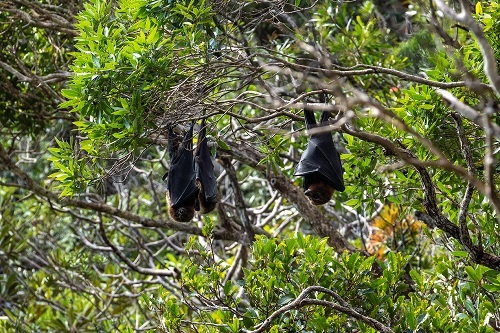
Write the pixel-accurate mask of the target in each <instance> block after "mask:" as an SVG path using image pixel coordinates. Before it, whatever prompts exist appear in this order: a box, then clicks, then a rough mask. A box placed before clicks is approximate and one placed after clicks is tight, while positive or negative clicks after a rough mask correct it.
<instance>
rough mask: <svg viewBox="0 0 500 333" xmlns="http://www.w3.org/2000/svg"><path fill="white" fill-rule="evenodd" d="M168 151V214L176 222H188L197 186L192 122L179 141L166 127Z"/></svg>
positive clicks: (193, 206)
mask: <svg viewBox="0 0 500 333" xmlns="http://www.w3.org/2000/svg"><path fill="white" fill-rule="evenodd" d="M168 153H169V156H170V170H169V171H168V173H167V174H165V175H164V176H163V179H164V180H165V178H167V195H166V198H167V204H168V214H169V215H170V217H171V218H172V219H173V220H175V221H177V222H189V221H191V220H192V219H193V217H194V211H195V206H196V200H197V197H198V187H197V186H196V173H195V170H194V165H193V124H191V126H190V128H189V129H188V130H187V132H186V134H185V135H184V138H183V140H182V142H181V140H180V136H178V135H176V134H175V133H174V131H173V129H172V127H170V128H169V129H168Z"/></svg>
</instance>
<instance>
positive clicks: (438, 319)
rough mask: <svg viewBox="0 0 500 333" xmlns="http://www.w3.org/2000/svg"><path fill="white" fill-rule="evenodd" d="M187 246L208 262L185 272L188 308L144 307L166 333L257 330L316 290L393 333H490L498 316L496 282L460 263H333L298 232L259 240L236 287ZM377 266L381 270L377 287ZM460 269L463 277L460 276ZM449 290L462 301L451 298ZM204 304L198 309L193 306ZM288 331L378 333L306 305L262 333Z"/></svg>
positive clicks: (317, 243) (161, 301)
mask: <svg viewBox="0 0 500 333" xmlns="http://www.w3.org/2000/svg"><path fill="white" fill-rule="evenodd" d="M191 244H192V246H193V247H194V248H193V249H196V250H197V251H200V252H199V255H200V258H204V259H202V260H201V261H199V262H198V263H195V262H193V263H192V264H191V265H187V266H186V267H184V269H183V274H182V282H183V285H184V287H185V288H186V290H187V291H189V292H187V293H186V295H185V299H184V302H185V304H180V303H179V301H178V300H175V299H174V298H172V297H171V295H169V294H168V293H162V294H159V295H151V296H147V297H145V298H144V301H145V302H146V303H147V304H148V306H150V307H151V308H152V309H155V311H156V312H158V313H159V317H158V319H157V320H158V321H159V322H161V323H162V324H161V325H162V326H163V327H164V328H165V329H166V330H167V331H179V332H180V331H182V332H186V331H190V328H191V329H192V330H193V331H198V332H240V331H241V330H252V329H257V328H258V327H259V326H260V325H261V323H263V322H264V321H265V320H266V318H268V317H270V316H271V314H273V313H274V312H275V311H277V310H279V309H280V308H282V307H283V306H286V305H288V304H291V303H292V302H294V301H295V300H296V299H297V298H298V297H299V295H300V294H301V293H302V292H303V291H304V290H307V288H311V289H313V290H312V291H311V293H310V294H308V295H307V296H308V299H313V300H319V301H325V302H331V303H337V304H338V305H345V304H349V305H350V306H351V307H352V308H353V309H355V311H357V312H358V313H360V314H362V315H364V316H367V317H371V318H374V319H376V320H378V321H379V322H381V323H383V324H385V325H387V326H388V327H391V328H392V330H393V331H394V332H401V333H403V332H467V331H474V332H493V329H492V328H491V327H487V326H485V325H484V323H485V322H487V321H488V320H489V319H490V314H491V313H493V312H495V307H496V302H497V301H498V300H494V299H492V298H491V295H492V294H491V293H494V292H496V291H498V288H499V281H498V275H497V274H496V272H495V271H493V270H490V269H486V268H484V267H481V266H474V267H473V266H463V264H462V263H461V262H460V260H459V259H457V258H452V257H448V256H442V257H440V258H439V259H437V260H436V261H434V264H435V267H432V268H430V269H423V268H422V267H415V269H410V268H409V260H410V256H409V255H403V254H401V253H399V254H398V253H395V252H389V253H388V254H387V256H385V258H384V260H382V261H379V260H376V259H375V257H368V258H365V257H363V256H361V255H360V254H359V253H355V254H352V255H348V254H347V253H344V254H342V255H337V254H336V253H334V252H333V251H332V249H331V248H330V247H328V246H327V245H326V240H325V239H318V238H317V237H313V236H303V235H302V234H300V233H298V234H297V235H295V237H292V238H289V239H286V240H281V241H280V240H277V239H269V238H265V237H259V238H258V239H257V240H256V242H255V243H254V245H253V247H252V259H251V261H250V264H251V266H250V267H251V268H248V269H244V275H243V278H242V279H241V280H238V281H237V283H234V282H231V280H226V279H225V276H226V274H228V273H229V267H230V266H231V265H230V263H229V262H226V261H220V262H214V261H213V259H214V255H213V252H212V251H211V249H210V247H209V248H207V247H206V246H202V245H201V244H199V243H197V242H195V241H193V242H192V243H191ZM374 262H375V265H378V267H379V269H380V273H378V274H377V275H378V277H376V278H374V272H373V268H372V267H373V265H374ZM456 265H458V266H459V267H461V268H462V270H463V271H465V272H464V273H459V274H458V275H457V269H456ZM408 275H409V276H411V278H412V280H413V282H414V284H413V285H412V286H411V288H409V286H408V284H407V283H406V282H405V276H408ZM450 285H453V286H454V288H456V292H453V293H451V294H450V292H449V290H448V287H449V286H450ZM315 287H318V288H316V289H314V288H315ZM322 288H324V289H322ZM483 288H484V289H486V290H488V292H487V293H485V292H484V289H483ZM241 289H244V290H245V293H244V294H242V293H241ZM329 292H334V293H336V294H337V296H335V297H333V296H332V295H331V294H329ZM199 295H202V299H203V302H202V303H201V304H200V303H197V302H198V301H199ZM191 296H195V297H191ZM341 300H343V301H344V302H346V303H342V301H341ZM323 305H324V304H323ZM214 307H215V308H217V309H214ZM472 317H473V318H474V319H471V318H472ZM192 320H194V321H192ZM193 325H194V326H193ZM282 330H290V331H306V332H330V331H331V332H336V331H343V332H357V331H363V332H376V331H377V330H375V329H374V328H373V327H370V326H369V325H367V324H365V323H363V322H362V321H360V320H354V319H353V318H352V317H351V316H349V315H347V314H345V313H341V312H338V311H335V310H334V309H333V308H331V307H330V308H329V307H328V306H320V305H314V304H301V303H297V304H296V305H295V306H293V307H291V309H289V311H286V312H283V313H280V314H279V315H277V316H275V317H274V320H273V321H272V322H271V323H269V326H268V327H267V328H266V330H265V331H269V332H279V331H282Z"/></svg>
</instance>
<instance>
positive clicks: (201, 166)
mask: <svg viewBox="0 0 500 333" xmlns="http://www.w3.org/2000/svg"><path fill="white" fill-rule="evenodd" d="M206 132H207V129H206V126H205V121H203V122H202V123H201V129H200V132H199V133H198V146H197V148H196V153H195V157H194V158H195V171H196V180H197V181H198V182H199V187H200V204H202V205H203V204H204V203H205V204H207V203H208V204H209V205H210V206H211V204H215V203H217V182H216V179H215V173H214V164H213V163H212V158H211V156H210V150H209V149H208V144H207V137H206ZM212 209H213V208H212Z"/></svg>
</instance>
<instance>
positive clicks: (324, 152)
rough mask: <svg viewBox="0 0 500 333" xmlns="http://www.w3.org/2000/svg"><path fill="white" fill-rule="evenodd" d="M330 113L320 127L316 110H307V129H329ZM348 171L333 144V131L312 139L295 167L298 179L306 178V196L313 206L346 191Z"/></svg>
mask: <svg viewBox="0 0 500 333" xmlns="http://www.w3.org/2000/svg"><path fill="white" fill-rule="evenodd" d="M329 117H330V112H328V111H323V112H322V113H321V118H320V123H319V125H318V124H317V123H316V119H315V117H314V111H312V110H309V109H304V118H305V123H306V129H307V130H311V129H314V128H318V127H322V126H328V118H329ZM343 173H344V169H343V168H342V163H341V162H340V154H339V153H338V151H337V149H336V148H335V146H334V144H333V139H332V134H331V132H330V131H328V130H327V131H319V132H318V133H313V134H311V136H310V137H309V141H308V143H307V147H306V150H305V151H304V153H303V154H302V156H301V158H300V161H299V163H298V164H297V166H296V168H295V173H294V175H295V176H302V177H303V179H304V182H303V187H304V194H305V195H306V196H307V198H308V199H309V201H311V203H312V204H313V205H323V204H325V203H327V202H328V201H330V199H331V198H332V195H333V192H334V191H335V190H337V191H340V192H342V191H344V190H345V186H344V179H343Z"/></svg>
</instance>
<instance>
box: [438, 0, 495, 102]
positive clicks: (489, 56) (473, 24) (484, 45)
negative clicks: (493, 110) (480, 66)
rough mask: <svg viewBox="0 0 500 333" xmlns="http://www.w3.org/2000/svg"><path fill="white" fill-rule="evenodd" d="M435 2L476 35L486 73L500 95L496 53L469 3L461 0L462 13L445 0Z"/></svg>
mask: <svg viewBox="0 0 500 333" xmlns="http://www.w3.org/2000/svg"><path fill="white" fill-rule="evenodd" d="M434 3H435V4H436V6H437V7H438V8H439V10H441V11H442V12H443V13H444V14H445V15H446V16H448V17H449V18H451V19H452V20H454V21H456V22H458V23H461V24H463V25H464V26H466V27H467V28H469V29H470V30H471V31H472V33H473V34H474V36H475V37H476V40H477V42H478V44H479V47H480V48H481V53H482V55H483V59H484V73H485V74H486V76H487V77H488V79H489V81H490V83H491V85H492V87H493V89H494V90H495V91H496V93H497V94H498V95H500V76H499V75H498V68H497V62H496V58H495V53H494V51H493V49H492V47H491V45H490V43H489V41H488V39H487V38H486V36H485V35H484V31H483V29H482V28H481V26H480V25H479V23H477V21H476V20H474V18H473V17H472V15H471V13H470V11H469V9H468V5H469V3H468V2H467V3H466V2H465V1H463V0H461V1H460V5H461V7H462V8H461V11H460V13H457V12H455V11H454V10H453V9H451V7H450V6H448V5H447V4H446V3H445V2H444V0H434Z"/></svg>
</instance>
